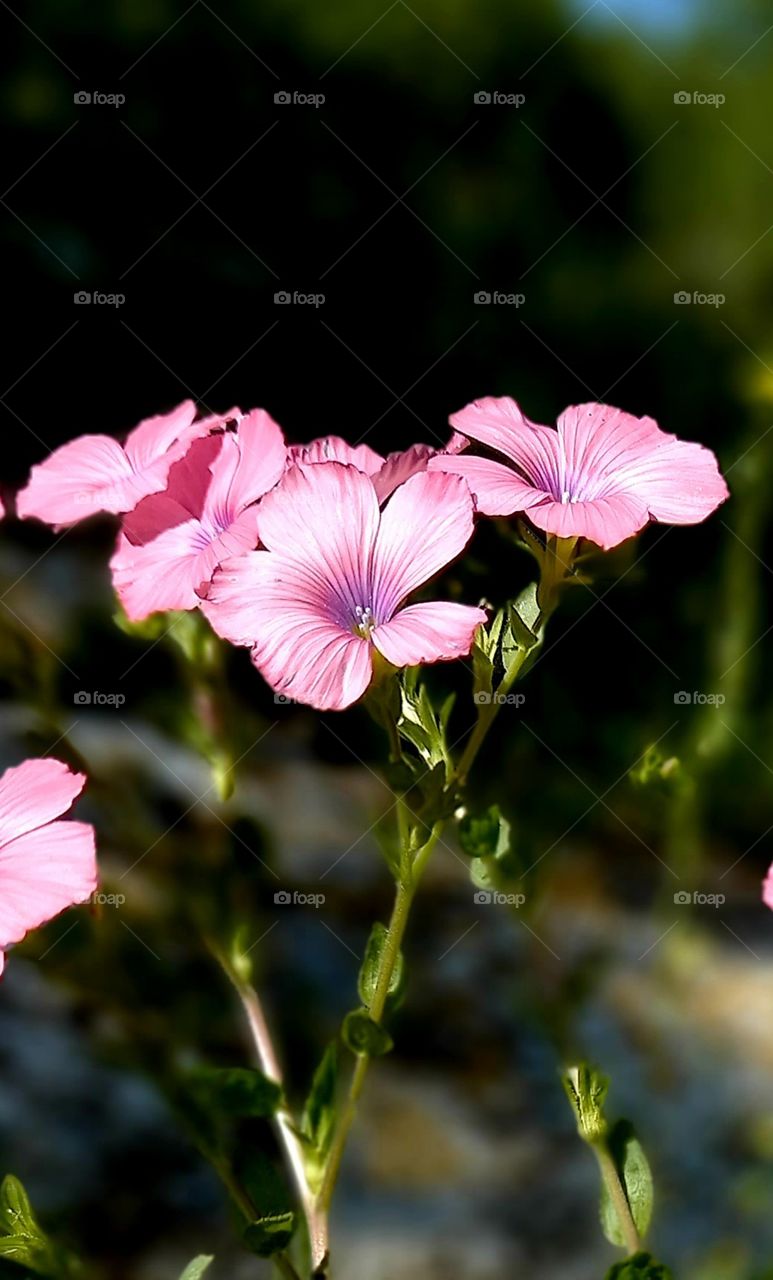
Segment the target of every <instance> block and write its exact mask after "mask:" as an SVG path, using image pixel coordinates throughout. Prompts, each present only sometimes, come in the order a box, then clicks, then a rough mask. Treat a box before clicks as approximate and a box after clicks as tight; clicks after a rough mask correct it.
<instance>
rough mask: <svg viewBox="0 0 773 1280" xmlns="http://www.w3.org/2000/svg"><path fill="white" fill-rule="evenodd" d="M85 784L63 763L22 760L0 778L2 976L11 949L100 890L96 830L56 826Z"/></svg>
mask: <svg viewBox="0 0 773 1280" xmlns="http://www.w3.org/2000/svg"><path fill="white" fill-rule="evenodd" d="M85 782H86V778H85V775H84V774H82V773H71V772H70V770H69V769H68V767H67V765H66V764H62V763H61V761H59V760H25V762H24V764H20V765H17V766H16V767H15V768H13V769H6V771H5V773H4V774H3V775H2V777H0V973H1V972H2V970H3V964H4V959H5V958H4V956H3V951H4V950H5V948H6V947H8V946H11V945H12V944H13V943H14V942H20V941H21V939H22V938H23V937H24V935H25V933H27V931H28V930H29V929H35V928H37V926H38V925H41V924H45V922H46V921H47V920H51V919H53V917H54V916H57V915H59V912H60V911H64V910H66V908H67V907H72V906H75V905H76V903H79V902H87V901H88V899H89V898H90V897H91V895H92V893H93V892H94V890H95V889H96V887H97V862H96V854H95V848H94V828H93V827H92V826H89V825H88V824H87V823H85V822H71V821H64V822H56V821H54V819H55V818H58V817H59V816H60V815H61V814H63V813H64V812H65V811H66V810H67V809H69V808H70V805H71V804H72V803H73V801H74V800H75V798H76V796H78V795H80V793H81V791H82V790H83V787H84V784H85Z"/></svg>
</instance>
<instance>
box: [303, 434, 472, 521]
mask: <svg viewBox="0 0 773 1280" xmlns="http://www.w3.org/2000/svg"><path fill="white" fill-rule="evenodd" d="M469 443H470V442H469V440H467V439H466V438H465V437H464V436H460V435H459V434H458V432H454V433H453V434H452V435H451V437H450V439H449V441H448V444H447V445H445V446H444V449H443V451H442V452H445V453H458V452H459V450H460V449H464V448H465V447H466V446H467V445H468V444H469ZM438 452H439V451H438V450H437V449H434V448H433V447H432V446H431V445H428V444H412V445H410V446H409V448H407V449H398V450H396V451H395V452H394V453H390V454H388V455H387V457H386V458H384V457H382V455H381V454H380V453H376V451H375V449H371V447H370V445H367V444H358V445H350V444H349V443H348V442H347V441H346V440H342V439H341V437H340V436H321V437H320V438H319V439H318V440H312V442H311V444H306V445H301V444H296V445H291V446H290V448H289V449H288V450H287V462H288V466H289V465H292V464H293V463H295V462H303V463H309V462H345V463H350V464H351V465H352V466H353V467H357V469H358V470H359V471H364V472H365V475H366V476H370V477H371V479H372V481H373V485H374V488H375V490H376V494H377V496H378V500H379V502H380V503H382V504H383V503H385V502H386V500H387V498H388V497H389V495H390V494H391V493H394V491H395V489H396V488H397V486H398V485H401V484H404V483H405V481H406V480H409V479H410V477H411V476H415V475H418V474H419V472H421V471H426V470H427V462H428V461H429V459H430V458H432V457H434V455H435V454H436V453H438Z"/></svg>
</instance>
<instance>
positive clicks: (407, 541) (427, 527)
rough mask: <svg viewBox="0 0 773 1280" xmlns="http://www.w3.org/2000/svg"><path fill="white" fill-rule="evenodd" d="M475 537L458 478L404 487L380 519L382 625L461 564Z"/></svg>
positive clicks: (377, 558)
mask: <svg viewBox="0 0 773 1280" xmlns="http://www.w3.org/2000/svg"><path fill="white" fill-rule="evenodd" d="M472 531H473V505H472V496H471V494H470V491H469V489H468V488H467V485H466V484H465V483H464V481H463V480H462V479H461V478H460V477H459V476H452V475H446V474H443V473H438V472H429V471H425V472H422V473H421V474H420V475H415V476H412V477H411V479H410V480H406V482H405V484H401V485H400V487H399V488H398V489H396V490H395V492H394V493H393V494H392V497H391V498H390V499H389V502H388V503H387V505H386V507H385V508H384V510H383V512H382V513H381V525H380V528H379V531H378V538H377V540H376V546H375V549H374V554H373V568H372V579H373V585H374V590H375V599H374V600H373V601H372V602H370V603H372V607H373V611H374V614H375V617H376V620H377V622H380V623H383V622H386V621H388V620H389V619H390V618H391V617H392V615H393V613H394V612H395V610H396V609H397V607H398V605H399V604H400V603H401V602H402V601H403V600H404V599H405V597H406V596H407V595H409V594H410V592H411V591H415V590H416V588H417V587H420V586H422V585H423V584H424V583H425V582H428V581H429V579H430V578H433V577H434V576H435V574H436V573H439V572H440V570H441V569H444V568H445V566H446V565H447V564H449V563H450V561H451V560H454V559H456V557H457V556H458V555H459V554H460V553H461V552H462V551H463V550H464V548H465V546H466V545H467V543H468V542H469V540H470V538H471V536H472Z"/></svg>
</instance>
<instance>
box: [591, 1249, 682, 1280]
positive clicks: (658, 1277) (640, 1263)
mask: <svg viewBox="0 0 773 1280" xmlns="http://www.w3.org/2000/svg"><path fill="white" fill-rule="evenodd" d="M605 1280H673V1275H672V1272H671V1271H670V1269H669V1268H668V1267H666V1266H664V1264H663V1263H662V1262H656V1261H655V1259H654V1258H653V1256H652V1254H651V1253H635V1254H634V1255H633V1257H632V1258H626V1259H625V1261H624V1262H616V1263H615V1264H614V1266H612V1267H610V1268H609V1271H608V1272H607V1274H606V1277H605Z"/></svg>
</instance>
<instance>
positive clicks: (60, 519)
mask: <svg viewBox="0 0 773 1280" xmlns="http://www.w3.org/2000/svg"><path fill="white" fill-rule="evenodd" d="M450 421H451V426H452V428H453V434H452V436H451V438H450V439H449V441H448V443H447V444H446V445H445V447H444V448H442V449H440V450H437V449H434V448H431V447H430V446H428V445H422V444H419V445H414V446H413V447H412V448H410V449H407V450H405V451H403V452H398V453H394V454H390V455H389V457H387V458H384V457H382V456H381V455H380V454H378V453H376V452H375V451H374V450H373V449H371V448H369V446H368V445H365V444H360V445H357V446H356V447H353V446H351V445H349V444H347V442H346V441H344V440H342V439H341V438H340V437H338V436H328V437H325V438H322V439H318V440H315V441H313V442H312V443H311V444H309V445H304V446H288V445H287V444H286V442H285V439H284V436H283V433H282V431H281V429H280V427H279V426H278V425H277V423H276V422H274V420H273V419H272V418H271V417H270V416H269V414H268V413H266V411H265V410H263V409H254V410H252V411H251V412H249V413H247V414H242V413H241V412H240V411H239V410H237V409H233V410H231V411H230V412H229V413H227V414H225V415H224V416H223V417H212V416H210V417H205V418H201V419H199V420H196V417H195V408H194V405H193V404H192V403H191V402H190V401H186V402H184V403H183V404H181V405H179V406H178V407H177V408H176V409H174V410H172V412H171V413H168V414H165V415H161V416H159V417H155V418H149V419H147V420H146V421H144V422H142V423H140V425H139V426H138V427H136V428H135V430H134V431H132V432H131V433H130V434H129V436H128V438H127V440H126V443H125V446H124V447H123V448H122V447H121V446H119V445H118V444H117V443H116V442H115V441H114V440H112V439H110V438H108V437H105V436H84V437H81V438H80V439H78V440H74V441H71V442H70V443H69V444H66V445H64V446H63V447H62V448H60V449H58V450H56V452H55V453H53V454H51V456H50V457H49V458H48V459H46V461H45V462H43V463H42V464H40V465H39V466H36V467H34V468H33V470H32V474H31V477H30V480H29V483H28V485H27V486H26V488H25V489H24V490H23V491H22V492H21V493H20V494H19V496H18V502H17V510H18V513H19V515H20V516H21V517H22V518H29V517H32V516H34V517H37V518H38V519H41V520H44V521H46V522H47V523H49V524H51V525H53V526H55V527H66V526H68V525H71V524H73V523H75V522H76V521H78V520H80V519H82V518H84V517H85V516H86V515H89V514H91V513H92V512H94V511H105V512H111V513H113V514H120V515H121V516H122V522H121V529H120V533H119V537H118V545H117V547H116V551H115V554H114V556H113V558H112V561H111V569H112V574H113V582H114V585H115V589H116V592H117V594H118V596H119V598H120V600H121V603H122V605H123V607H124V609H125V611H126V613H127V615H128V617H129V618H130V619H132V620H134V621H139V620H142V619H144V618H146V617H148V616H149V615H150V614H152V613H155V612H158V611H162V610H169V609H175V610H187V609H195V608H201V610H202V611H203V612H204V613H205V614H206V617H207V618H208V619H209V622H210V624H211V626H212V627H213V629H214V630H215V631H216V632H217V633H218V634H219V635H221V636H223V637H225V638H226V639H228V640H230V641H231V642H232V643H234V644H237V645H242V646H246V647H248V648H249V649H250V650H251V654H252V659H253V662H254V663H255V666H256V667H257V668H258V670H259V671H260V672H261V673H262V674H263V676H264V677H265V679H266V680H267V682H268V683H269V684H270V685H271V686H272V688H273V689H274V690H275V691H277V692H279V693H281V694H283V695H285V696H287V697H291V698H294V699H296V700H298V701H301V702H305V703H308V704H309V705H311V706H314V707H317V708H320V709H329V710H339V709H342V708H344V707H347V706H349V705H350V704H351V703H353V702H355V701H357V699H358V698H360V697H361V696H362V695H363V694H364V693H365V691H366V690H367V688H368V686H369V685H370V683H371V680H372V677H373V664H374V655H375V654H376V652H377V653H378V654H380V655H381V657H382V658H384V659H385V660H386V661H387V662H388V663H390V664H392V665H393V666H394V667H407V666H415V665H417V664H420V663H425V662H437V661H442V660H448V659H453V658H457V657H459V656H463V655H464V654H467V653H469V652H470V649H471V647H472V644H473V639H474V635H475V632H476V629H477V628H478V627H479V626H480V625H481V624H482V623H484V622H485V621H486V615H485V613H484V611H483V610H482V609H480V608H476V607H473V606H470V605H464V604H458V603H450V602H443V601H432V602H424V601H422V602H419V603H406V602H407V601H408V598H409V597H410V596H411V595H412V594H413V593H414V592H415V591H417V590H418V589H419V588H421V587H423V586H424V585H425V584H426V583H428V582H429V581H430V579H432V578H434V577H435V576H436V575H437V574H438V573H439V572H440V571H441V570H442V569H444V568H445V567H446V566H447V565H448V564H449V563H450V562H451V561H452V560H454V559H455V558H456V557H457V556H459V555H460V554H461V552H462V551H463V550H464V548H465V546H466V545H467V543H468V541H469V539H470V538H471V536H472V533H473V526H474V518H475V516H476V514H482V515H488V516H493V515H498V516H503V515H505V516H506V515H513V514H516V513H518V514H521V515H525V516H526V517H527V518H528V519H529V520H530V521H531V523H532V524H533V525H534V526H536V528H537V529H539V530H541V531H542V532H543V533H544V534H552V535H555V536H556V537H560V538H571V539H580V538H583V539H587V540H589V541H590V542H593V543H595V544H596V545H597V546H599V547H602V548H604V549H608V548H610V547H613V546H616V545H617V544H618V543H620V542H622V541H623V540H625V539H626V538H629V537H631V536H632V535H633V534H635V533H637V532H638V531H639V530H640V529H642V528H643V527H644V525H645V524H646V523H647V522H648V521H649V520H660V521H668V522H671V523H677V524H689V523H694V522H697V521H700V520H703V519H705V517H706V516H708V515H709V514H710V513H711V512H712V511H713V510H714V509H715V507H717V506H718V505H719V503H720V502H722V501H724V499H725V498H726V497H727V487H726V485H725V482H724V480H723V479H722V477H721V475H720V473H719V470H718V468H717V462H716V459H715V457H714V455H713V454H712V453H711V452H710V451H709V450H708V449H705V448H703V447H702V446H701V445H698V444H688V443H685V442H684V441H681V440H678V439H677V438H676V437H675V436H671V435H667V434H665V433H664V432H663V431H661V430H660V429H659V427H658V426H657V424H656V423H655V422H654V421H653V420H652V419H651V418H635V417H633V416H632V415H630V414H628V413H624V412H622V411H621V410H619V409H612V408H609V407H608V406H606V405H599V404H586V405H579V406H575V407H572V408H569V409H567V410H565V412H564V413H563V414H562V415H561V417H560V418H559V420H558V429H557V430H554V429H553V428H551V427H545V426H539V425H538V424H536V423H533V422H530V421H529V420H528V419H527V418H525V417H524V415H523V414H522V413H521V411H520V409H519V408H518V405H517V404H516V403H515V402H514V401H513V400H510V399H508V398H507V397H502V398H499V399H495V398H487V399H484V400H480V401H476V402H475V403H474V404H471V405H468V406H467V407H466V408H465V409H462V410H461V412H459V413H457V414H454V415H452V417H451V420H450ZM476 445H479V446H483V448H484V450H485V452H484V453H477V452H475V446H476ZM492 453H493V454H497V455H499V456H500V457H501V458H503V459H504V461H500V460H499V459H498V458H494V457H491V456H489V455H490V454H492Z"/></svg>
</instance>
